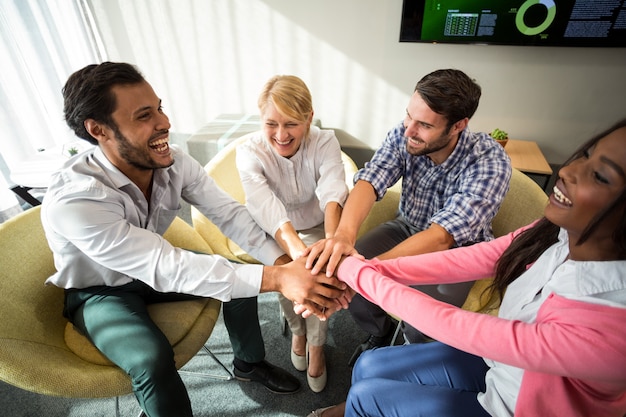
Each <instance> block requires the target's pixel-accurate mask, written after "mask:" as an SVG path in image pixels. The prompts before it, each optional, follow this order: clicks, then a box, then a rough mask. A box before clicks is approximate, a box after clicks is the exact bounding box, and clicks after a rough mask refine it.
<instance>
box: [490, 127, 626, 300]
mask: <svg viewBox="0 0 626 417" xmlns="http://www.w3.org/2000/svg"><path fill="white" fill-rule="evenodd" d="M624 127H626V119H623V120H620V121H619V122H617V123H615V124H614V125H613V126H611V127H610V128H609V129H607V130H605V131H604V132H601V133H600V134H598V135H596V136H594V137H593V138H592V139H590V140H589V141H587V142H586V143H584V144H583V145H582V146H581V147H580V148H579V149H578V150H576V152H575V153H574V154H573V155H572V156H571V157H570V158H569V159H568V160H567V161H565V163H564V164H563V166H566V165H569V164H570V163H571V162H572V161H574V160H576V159H578V158H580V157H581V156H583V155H585V154H586V153H587V151H588V150H589V149H590V148H592V147H593V146H594V145H595V144H596V143H598V141H599V140H600V139H602V138H604V137H605V136H607V135H608V134H610V133H612V132H614V131H616V130H618V129H621V128H624ZM625 207H626V188H624V190H622V193H621V194H620V195H619V196H618V197H617V198H616V199H615V200H614V201H613V202H612V203H611V204H610V205H608V206H607V207H606V208H605V209H604V210H602V211H600V212H599V213H598V214H597V215H596V217H595V218H593V219H592V220H591V221H590V222H589V224H588V225H587V227H585V230H584V231H583V233H582V234H581V236H580V238H579V239H578V241H577V242H576V244H577V245H580V244H582V243H584V242H585V241H586V240H587V239H589V237H590V236H591V235H592V233H593V232H594V230H595V229H596V228H597V227H598V224H600V222H602V221H603V220H604V219H605V218H606V217H607V216H609V215H610V214H612V213H613V212H615V211H616V210H621V211H622V217H621V219H620V221H619V224H618V225H617V227H616V228H615V231H614V232H613V242H614V243H615V246H616V247H617V248H618V250H619V251H620V253H621V254H622V256H624V257H626V210H625V209H624V208H625ZM558 234H559V227H558V226H557V225H555V224H553V223H552V222H550V221H549V220H548V219H546V218H545V217H544V218H542V219H541V220H539V222H537V224H536V225H535V226H533V227H532V228H530V229H528V230H526V231H525V232H523V233H521V234H520V235H519V236H517V237H516V238H515V239H514V240H513V242H512V244H511V245H510V246H509V247H508V248H507V249H506V250H505V251H504V253H503V254H502V256H501V257H500V260H499V261H498V264H497V266H496V276H495V278H494V281H493V284H492V285H491V290H492V291H495V293H496V294H497V295H499V296H500V299H502V296H504V292H505V290H506V288H507V286H508V285H509V284H510V283H511V282H513V281H515V280H516V279H517V277H519V276H520V275H522V273H523V272H524V271H525V270H526V266H527V265H528V264H530V263H533V262H535V261H536V260H537V259H538V258H539V256H541V254H542V253H543V252H545V250H546V249H548V248H549V247H550V246H552V245H553V244H554V243H556V241H557V239H558Z"/></svg>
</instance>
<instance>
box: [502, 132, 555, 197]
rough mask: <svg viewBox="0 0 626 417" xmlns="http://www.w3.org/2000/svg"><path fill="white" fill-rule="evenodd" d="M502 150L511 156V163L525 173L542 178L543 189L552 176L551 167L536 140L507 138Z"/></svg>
mask: <svg viewBox="0 0 626 417" xmlns="http://www.w3.org/2000/svg"><path fill="white" fill-rule="evenodd" d="M504 150H505V151H506V153H507V154H508V155H509V158H511V165H512V166H513V168H517V169H519V170H520V171H522V172H524V173H527V174H535V175H539V176H541V177H542V178H544V184H543V187H542V188H543V189H544V190H545V188H546V186H547V185H548V181H550V177H551V176H552V168H551V167H550V164H548V161H546V157H545V156H543V152H541V149H539V145H537V142H533V141H528V140H516V139H509V141H508V143H507V144H506V146H505V147H504Z"/></svg>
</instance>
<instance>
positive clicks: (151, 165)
mask: <svg viewBox="0 0 626 417" xmlns="http://www.w3.org/2000/svg"><path fill="white" fill-rule="evenodd" d="M113 132H114V133H115V139H116V140H117V149H118V151H119V153H120V156H121V157H122V158H123V159H124V161H126V163H128V164H129V165H132V166H134V167H135V168H137V169H141V170H144V171H148V170H152V169H159V168H167V167H169V166H172V165H173V164H174V161H173V160H172V162H170V163H169V164H167V165H161V164H157V163H156V162H155V161H154V160H153V159H152V157H151V156H150V155H149V154H147V153H146V152H145V151H142V150H140V149H139V148H137V147H134V146H132V145H131V144H130V141H129V140H128V139H127V138H126V136H124V135H123V134H122V132H120V130H119V128H118V127H117V125H113ZM163 133H164V132H159V133H157V134H156V135H155V136H158V135H162V134H163ZM150 139H152V138H150Z"/></svg>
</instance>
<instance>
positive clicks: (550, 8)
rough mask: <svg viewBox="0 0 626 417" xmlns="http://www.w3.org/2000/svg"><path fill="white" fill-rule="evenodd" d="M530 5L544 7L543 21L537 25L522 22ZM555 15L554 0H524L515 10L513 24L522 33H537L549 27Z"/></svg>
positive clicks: (530, 34) (531, 34)
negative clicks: (544, 15)
mask: <svg viewBox="0 0 626 417" xmlns="http://www.w3.org/2000/svg"><path fill="white" fill-rule="evenodd" d="M531 7H544V8H545V9H546V11H547V13H546V17H545V19H544V21H543V22H541V23H539V24H538V25H537V26H528V25H527V24H526V23H525V22H524V15H525V14H526V13H527V12H528V10H529V9H530V8H531ZM555 16H556V4H554V0H526V1H525V2H524V3H523V4H522V5H521V6H520V8H519V9H518V11H517V15H516V16H515V26H517V30H519V31H520V32H521V33H523V34H524V35H528V36H533V35H538V34H540V33H541V32H543V31H544V30H546V29H547V28H549V27H550V25H551V24H552V22H553V21H554V17H555Z"/></svg>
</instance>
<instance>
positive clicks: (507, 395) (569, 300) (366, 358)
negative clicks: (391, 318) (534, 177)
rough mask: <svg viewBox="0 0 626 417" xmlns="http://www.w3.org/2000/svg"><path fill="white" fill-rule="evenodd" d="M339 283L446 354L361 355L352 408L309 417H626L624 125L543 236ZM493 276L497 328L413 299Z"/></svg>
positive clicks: (565, 190) (527, 233)
mask: <svg viewBox="0 0 626 417" xmlns="http://www.w3.org/2000/svg"><path fill="white" fill-rule="evenodd" d="M337 275H338V277H339V278H340V279H342V280H343V281H345V282H346V283H347V284H348V285H350V286H351V287H352V288H353V289H354V290H355V291H357V292H358V293H360V294H362V295H363V296H364V297H366V298H367V299H368V300H370V301H372V302H374V303H376V304H378V305H380V306H381V307H382V308H383V309H385V310H386V311H388V312H389V313H392V314H395V315H397V316H399V317H401V318H402V319H403V320H406V321H407V322H408V323H409V324H411V325H413V326H415V327H416V328H417V329H419V330H421V331H422V332H424V333H425V334H428V335H429V336H431V337H432V338H434V339H436V340H437V342H433V343H427V344H415V345H404V346H398V347H388V348H381V349H375V350H372V351H368V352H365V353H364V354H363V355H362V356H361V358H360V359H359V361H358V362H357V364H356V365H355V368H354V371H353V375H352V387H351V389H350V392H349V394H348V399H347V402H346V404H345V405H343V404H342V405H341V406H337V407H332V408H330V409H326V410H325V411H324V410H317V411H315V412H313V413H312V414H311V415H312V416H322V415H323V416H324V417H330V416H333V415H343V412H344V406H345V415H346V416H429V417H430V416H437V417H447V416H464V417H466V416H485V417H486V416H497V417H512V416H513V415H515V416H516V417H526V416H528V417H537V416H541V417H546V416H559V417H561V416H568V417H571V416H601V417H612V416H615V417H622V416H624V414H625V413H626V119H625V120H623V121H621V122H619V123H618V124H616V125H615V126H613V127H612V128H610V129H609V130H607V131H606V132H603V133H602V134H600V135H598V136H597V137H596V138H594V139H592V140H591V141H589V142H588V143H586V144H585V145H583V146H582V147H581V149H580V150H579V151H577V152H576V153H575V154H574V155H573V157H572V158H570V159H569V160H568V161H567V162H566V163H565V165H564V166H563V167H562V168H561V169H560V171H559V178H558V180H557V182H556V185H555V187H554V192H553V193H552V195H551V196H550V203H549V205H548V206H547V207H546V210H545V217H544V218H543V219H541V220H539V221H538V222H536V223H535V224H533V225H530V226H528V227H526V228H523V229H520V230H518V231H516V232H514V233H511V234H509V235H507V236H503V237H501V238H499V239H496V240H493V241H491V242H484V243H479V244H476V245H473V246H469V247H462V248H458V249H452V250H448V251H443V252H435V253H431V254H425V255H418V256H412V257H404V258H398V259H393V260H389V261H379V260H376V259H374V260H371V261H366V260H361V259H359V258H357V257H347V258H345V259H344V260H343V262H342V263H341V265H340V267H339V269H338V272H337ZM490 276H495V280H494V285H493V291H496V293H498V294H500V295H504V297H503V300H502V303H501V306H500V310H499V313H498V317H493V316H489V315H485V314H479V313H473V312H469V311H465V310H461V309H459V308H456V307H453V306H450V305H446V304H445V303H442V302H439V301H437V300H434V299H432V298H430V297H428V296H426V295H424V294H423V293H421V292H419V291H417V290H415V289H413V288H411V287H409V285H419V284H432V283H452V282H461V281H468V280H476V279H481V278H486V277H490ZM505 290H506V293H505Z"/></svg>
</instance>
